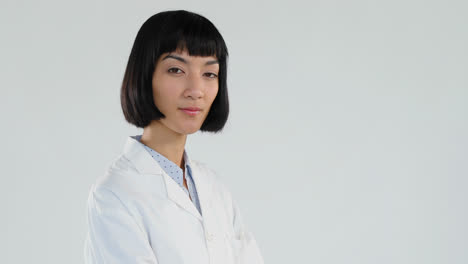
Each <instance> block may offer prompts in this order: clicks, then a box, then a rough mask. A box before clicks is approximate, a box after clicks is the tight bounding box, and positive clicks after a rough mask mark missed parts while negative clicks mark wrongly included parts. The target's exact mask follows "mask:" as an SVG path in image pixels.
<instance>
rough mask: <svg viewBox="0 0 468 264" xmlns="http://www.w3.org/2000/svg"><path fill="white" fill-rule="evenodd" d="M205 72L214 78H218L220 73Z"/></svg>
mask: <svg viewBox="0 0 468 264" xmlns="http://www.w3.org/2000/svg"><path fill="white" fill-rule="evenodd" d="M205 74H206V75H208V77H210V78H213V79H214V78H218V75H216V74H214V73H212V72H207V73H205Z"/></svg>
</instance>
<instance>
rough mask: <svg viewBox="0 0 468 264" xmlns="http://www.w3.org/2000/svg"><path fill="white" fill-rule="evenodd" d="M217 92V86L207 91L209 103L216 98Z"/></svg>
mask: <svg viewBox="0 0 468 264" xmlns="http://www.w3.org/2000/svg"><path fill="white" fill-rule="evenodd" d="M218 92H219V89H218V86H217V85H216V86H213V87H211V88H210V89H208V92H207V94H208V98H210V101H211V102H213V101H214V99H215V98H216V95H217V94H218Z"/></svg>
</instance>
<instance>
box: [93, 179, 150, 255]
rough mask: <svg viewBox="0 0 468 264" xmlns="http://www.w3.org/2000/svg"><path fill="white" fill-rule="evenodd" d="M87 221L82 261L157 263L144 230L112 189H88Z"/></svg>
mask: <svg viewBox="0 0 468 264" xmlns="http://www.w3.org/2000/svg"><path fill="white" fill-rule="evenodd" d="M87 220H88V235H87V237H86V241H85V263H87V264H91V263H93V264H95V263H115V264H117V263H146V264H157V263H158V262H157V260H156V257H155V255H154V253H153V250H152V248H151V246H150V244H149V242H148V238H147V236H146V233H145V231H144V230H142V229H141V228H140V226H139V225H138V224H137V222H136V221H135V219H134V218H133V216H132V215H131V214H130V212H129V211H128V209H127V208H126V207H125V205H124V204H123V203H122V202H121V200H120V199H119V198H118V197H117V196H116V195H115V194H114V193H113V192H112V191H110V190H107V189H105V188H99V189H92V190H91V192H90V194H89V197H88V219H87Z"/></svg>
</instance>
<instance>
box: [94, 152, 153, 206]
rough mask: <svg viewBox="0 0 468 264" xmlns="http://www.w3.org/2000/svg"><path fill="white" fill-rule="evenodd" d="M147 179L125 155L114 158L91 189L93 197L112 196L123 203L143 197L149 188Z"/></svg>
mask: <svg viewBox="0 0 468 264" xmlns="http://www.w3.org/2000/svg"><path fill="white" fill-rule="evenodd" d="M147 181H148V180H147V177H146V176H145V175H141V174H140V173H139V172H138V171H137V169H136V168H135V166H134V165H133V163H131V162H130V161H129V160H128V159H127V158H126V157H125V156H124V155H119V156H118V157H116V158H114V159H113V160H112V161H111V162H110V163H109V164H108V165H107V168H106V169H105V172H104V174H102V175H101V176H99V177H98V178H97V179H96V181H95V182H94V183H93V185H92V186H91V189H90V194H91V195H97V196H99V195H102V196H106V197H109V196H112V197H115V198H118V199H120V200H121V202H123V203H127V202H128V201H130V200H134V199H136V198H138V195H143V194H144V192H145V190H146V189H147V188H148V182H147Z"/></svg>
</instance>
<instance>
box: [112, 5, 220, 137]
mask: <svg viewBox="0 0 468 264" xmlns="http://www.w3.org/2000/svg"><path fill="white" fill-rule="evenodd" d="M182 50H187V52H188V54H189V55H190V56H214V57H216V58H217V60H218V62H219V73H218V82H219V83H218V87H219V89H218V94H217V95H216V98H215V99H214V101H213V104H212V105H211V109H210V112H209V113H208V115H207V117H206V119H205V121H204V122H203V124H202V126H201V128H200V131H207V132H219V131H221V130H222V129H223V127H224V125H225V123H226V121H227V118H228V115H229V100H228V93H227V58H228V50H227V47H226V44H225V42H224V39H223V37H222V36H221V34H220V33H219V31H218V30H217V29H216V27H215V26H214V25H213V23H211V22H210V21H209V20H208V19H206V18H205V17H203V16H201V15H199V14H196V13H193V12H189V11H185V10H175V11H164V12H160V13H157V14H155V15H153V16H152V17H150V18H149V19H148V20H146V21H145V22H144V23H143V25H142V26H141V28H140V30H139V31H138V34H137V36H136V38H135V42H134V44H133V48H132V51H131V53H130V57H129V60H128V64H127V68H126V70H125V74H124V79H123V82H122V88H121V94H120V99H121V106H122V110H123V113H124V116H125V119H126V120H127V122H129V123H130V124H133V125H135V126H136V127H139V128H144V127H146V126H148V125H149V124H150V123H151V121H152V120H159V119H161V118H164V117H165V116H164V115H163V114H162V113H161V112H160V111H159V109H158V108H157V106H156V105H155V104H154V100H153V89H152V78H153V73H154V71H155V67H156V63H157V61H158V59H159V57H160V56H161V55H162V54H164V53H168V52H173V51H182Z"/></svg>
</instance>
